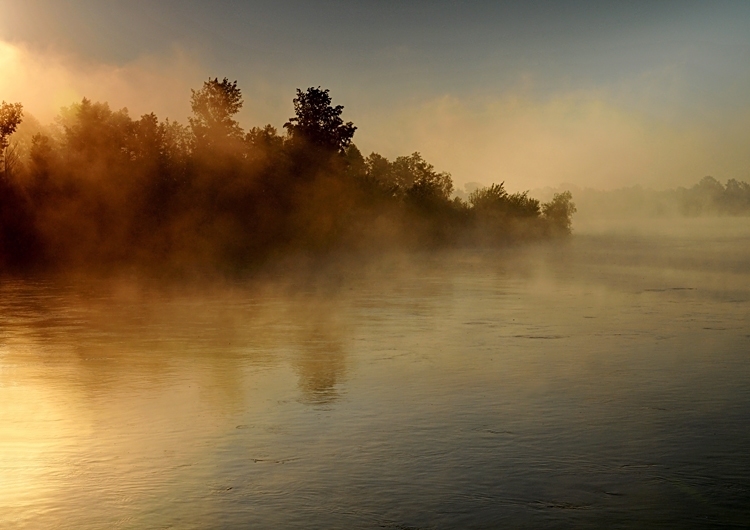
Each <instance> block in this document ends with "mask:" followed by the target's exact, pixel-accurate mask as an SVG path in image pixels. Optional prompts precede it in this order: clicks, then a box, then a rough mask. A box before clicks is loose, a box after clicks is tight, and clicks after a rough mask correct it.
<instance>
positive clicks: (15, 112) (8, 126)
mask: <svg viewBox="0 0 750 530" xmlns="http://www.w3.org/2000/svg"><path fill="white" fill-rule="evenodd" d="M22 120H23V105H21V104H20V103H6V102H5V101H3V102H2V103H0V162H2V166H0V169H2V171H3V173H4V174H7V172H8V162H7V160H8V157H7V154H8V153H7V149H8V146H9V145H10V135H11V134H13V133H14V132H16V129H17V128H18V126H19V125H20V124H21V121H22Z"/></svg>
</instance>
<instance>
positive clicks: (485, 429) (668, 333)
mask: <svg viewBox="0 0 750 530" xmlns="http://www.w3.org/2000/svg"><path fill="white" fill-rule="evenodd" d="M690 223H692V225H690V226H687V228H686V225H685V224H680V225H679V227H678V228H679V229H678V230H675V229H674V227H673V226H667V224H664V223H662V224H661V225H659V226H657V227H655V228H657V229H651V228H654V227H649V229H648V230H641V229H636V228H637V227H633V226H625V227H620V229H618V230H615V229H613V228H612V227H607V228H606V230H605V229H602V230H593V229H591V230H588V231H586V232H583V233H580V234H578V235H576V236H575V237H574V238H573V239H572V240H571V241H570V242H569V243H568V244H561V245H542V246H531V247H522V248H517V249H508V250H505V251H471V252H468V251H466V252H450V253H440V254H416V255H411V256H396V255H391V256H387V257H384V258H383V259H380V260H374V261H371V262H368V263H362V262H361V261H360V262H356V263H354V262H352V263H349V264H346V263H345V262H344V260H343V258H342V260H341V262H339V263H338V264H334V265H330V266H327V267H322V268H321V269H320V270H319V271H318V272H317V273H314V274H311V273H306V274H304V275H298V274H291V273H288V272H287V273H283V274H281V273H280V274H279V275H278V276H277V277H273V278H268V277H266V278H264V279H263V280H256V281H243V282H221V283H213V284H211V285H206V284H203V285H196V284H191V285H189V286H184V285H183V286H178V285H168V286H165V285H163V284H161V285H160V284H156V283H154V282H152V281H143V280H136V279H133V278H127V277H122V278H118V279H110V280H101V279H85V278H78V279H65V280H63V279H60V278H56V279H53V278H39V277H36V278H24V279H5V280H3V283H2V285H1V286H0V527H2V528H24V529H26V528H65V529H67V528H71V529H73V528H75V529H88V528H91V529H95V528H237V527H248V528H342V529H343V528H401V529H403V528H498V527H503V526H505V525H507V526H513V527H524V526H526V527H530V528H538V527H559V528H565V527H576V528H580V527H603V526H608V527H643V526H654V527H656V526H658V527H664V526H672V527H714V526H727V527H732V526H735V527H747V526H750V452H749V451H748V450H747V448H748V447H750V356H749V355H748V352H750V325H749V324H748V322H749V319H748V317H749V316H750V222H748V221H747V220H736V219H734V220H731V219H725V220H713V221H690V222H689V223H688V224H690ZM691 226H692V227H691Z"/></svg>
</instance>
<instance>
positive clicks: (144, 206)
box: [0, 78, 575, 273]
mask: <svg viewBox="0 0 750 530" xmlns="http://www.w3.org/2000/svg"><path fill="white" fill-rule="evenodd" d="M242 105H243V98H242V93H241V91H240V89H239V88H238V87H237V83H236V81H235V82H230V81H229V80H228V79H226V78H225V79H223V80H219V79H218V78H214V79H209V80H208V81H206V82H205V83H204V84H203V86H202V87H201V88H200V89H198V90H193V91H192V95H191V108H192V116H191V117H190V118H189V120H188V124H187V125H183V124H180V123H178V122H174V121H170V120H164V121H161V120H159V119H158V118H157V116H156V115H155V114H153V113H151V114H146V115H143V116H141V117H140V118H139V119H133V118H131V117H130V116H129V113H128V111H127V109H122V110H118V111H113V110H111V109H110V107H109V105H108V104H107V103H97V102H92V101H90V100H88V99H83V101H81V102H80V103H78V104H74V105H71V106H70V107H67V108H64V109H63V110H62V111H61V113H60V116H59V117H58V118H57V120H56V125H55V126H54V127H52V128H49V129H48V130H46V131H45V132H43V133H42V132H40V133H37V134H35V135H34V136H33V138H31V140H30V142H29V145H27V146H26V149H19V148H18V145H17V144H16V143H14V142H13V141H12V135H13V134H14V132H15V131H16V130H17V128H18V126H19V125H20V124H21V123H22V120H23V107H22V106H21V104H18V103H14V104H9V103H5V102H3V103H2V105H0V155H1V158H0V269H5V270H8V269H22V270H28V269H34V268H38V269H58V270H66V269H77V268H104V269H106V268H112V267H117V266H121V265H133V266H142V267H147V268H153V269H156V270H160V271H165V272H179V271H182V272H190V271H201V270H220V271H224V272H229V273H234V272H242V271H246V270H248V269H251V268H252V267H255V266H257V265H258V264H260V263H264V262H267V261H268V260H269V259H273V258H276V257H282V256H287V255H290V254H293V253H297V252H299V253H310V254H315V255H318V254H324V253H327V252H331V251H334V250H339V249H351V250H355V251H360V250H361V251H372V250H378V249H384V248H388V247H393V246H402V247H405V248H435V247H440V246H451V245H453V246H455V245H497V244H506V243H509V242H513V241H519V240H525V239H539V238H548V237H560V236H565V235H567V234H569V233H570V232H571V218H572V215H573V213H574V212H575V206H574V205H573V202H572V197H571V194H570V193H569V192H563V193H560V194H557V195H555V196H554V198H553V199H552V200H551V201H550V202H547V203H541V202H540V201H538V200H536V199H534V198H532V197H529V195H528V193H527V192H524V193H509V192H508V191H506V189H505V187H504V184H503V183H500V184H493V185H491V186H489V187H486V188H480V189H477V190H476V191H474V192H473V193H472V194H471V195H470V196H469V197H468V200H462V199H460V198H457V197H454V196H453V181H452V179H451V175H450V174H448V173H445V172H439V171H437V170H436V169H435V168H434V167H433V166H432V165H431V164H429V163H428V162H427V161H425V160H424V159H423V158H422V156H421V155H420V154H419V153H413V154H411V155H406V156H400V157H397V158H396V159H394V160H389V159H387V158H386V157H383V156H381V155H379V154H377V153H371V154H370V155H368V156H366V157H365V156H363V155H362V153H361V152H360V151H359V149H358V148H357V147H356V145H355V144H354V143H352V139H353V137H354V133H355V131H356V127H355V126H354V124H352V123H351V122H345V121H344V120H343V119H342V117H341V115H342V112H343V107H342V106H341V105H335V106H334V105H333V104H332V101H331V97H330V94H329V91H328V90H324V89H321V88H320V87H317V88H315V87H312V88H308V89H307V90H306V91H302V90H299V89H298V90H297V94H296V97H295V98H294V99H293V105H294V117H292V118H290V119H289V121H288V122H287V123H285V124H284V130H283V132H281V133H280V132H279V131H278V130H277V129H276V128H274V127H272V126H271V125H266V126H264V127H253V128H251V129H249V130H243V128H242V127H241V126H240V124H239V123H238V122H237V120H236V115H237V113H238V112H239V111H240V109H241V108H242Z"/></svg>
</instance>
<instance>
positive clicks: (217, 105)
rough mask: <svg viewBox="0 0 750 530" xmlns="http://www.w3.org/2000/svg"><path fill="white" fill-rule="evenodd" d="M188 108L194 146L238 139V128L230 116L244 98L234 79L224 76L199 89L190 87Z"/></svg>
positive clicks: (216, 144) (210, 145)
mask: <svg viewBox="0 0 750 530" xmlns="http://www.w3.org/2000/svg"><path fill="white" fill-rule="evenodd" d="M191 92H192V96H191V97H190V107H191V109H192V110H193V117H192V118H190V119H189V121H190V128H191V129H192V131H193V136H194V137H195V143H196V147H198V148H217V147H224V146H226V145H227V142H229V143H232V141H238V140H241V139H242V128H240V125H239V123H238V122H237V121H236V120H235V119H234V116H235V115H236V114H237V113H238V112H239V111H240V109H241V108H242V105H243V104H244V101H243V100H242V91H241V90H240V89H239V88H237V81H233V82H230V81H229V79H227V78H226V77H225V78H224V79H223V80H222V81H219V79H218V78H214V79H210V78H209V80H208V81H206V82H205V83H203V88H201V89H200V90H197V91H196V90H191Z"/></svg>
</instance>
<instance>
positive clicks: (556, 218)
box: [542, 191, 577, 235]
mask: <svg viewBox="0 0 750 530" xmlns="http://www.w3.org/2000/svg"><path fill="white" fill-rule="evenodd" d="M576 211H577V209H576V205H575V204H574V203H573V194H571V193H570V192H569V191H564V192H562V193H555V195H554V197H552V200H551V201H550V202H546V203H544V204H543V205H542V214H543V215H544V217H545V218H546V219H547V221H548V222H549V223H550V227H551V229H552V230H553V232H556V233H558V234H563V235H567V234H570V233H571V231H572V225H573V214H574V213H576Z"/></svg>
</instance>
